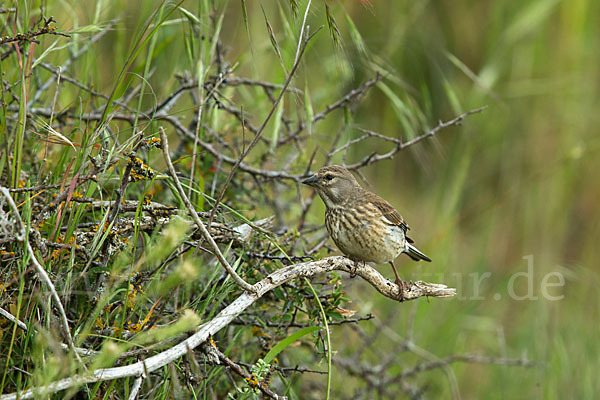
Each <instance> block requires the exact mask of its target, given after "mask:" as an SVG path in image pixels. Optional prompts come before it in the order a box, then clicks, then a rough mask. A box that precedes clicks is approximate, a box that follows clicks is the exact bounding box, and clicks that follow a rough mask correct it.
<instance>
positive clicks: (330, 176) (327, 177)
mask: <svg viewBox="0 0 600 400" xmlns="http://www.w3.org/2000/svg"><path fill="white" fill-rule="evenodd" d="M325 179H327V180H328V181H330V180H332V179H333V175H331V174H327V175H325Z"/></svg>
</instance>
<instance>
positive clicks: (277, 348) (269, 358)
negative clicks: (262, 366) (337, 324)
mask: <svg viewBox="0 0 600 400" xmlns="http://www.w3.org/2000/svg"><path fill="white" fill-rule="evenodd" d="M321 329H323V327H321V326H307V327H306V328H302V329H300V330H299V331H297V332H294V333H292V334H291V335H290V336H288V337H286V338H285V339H283V340H282V341H281V342H279V343H277V345H276V346H275V347H273V348H272V349H271V350H269V352H268V353H267V355H266V356H265V358H263V360H264V361H265V362H267V363H270V362H271V361H273V359H274V358H275V357H277V354H279V353H281V352H282V351H283V349H285V348H286V347H288V346H289V345H290V344H292V343H294V342H295V341H296V340H298V339H300V338H301V337H302V336H305V335H308V334H309V333H311V332H314V331H318V330H321Z"/></svg>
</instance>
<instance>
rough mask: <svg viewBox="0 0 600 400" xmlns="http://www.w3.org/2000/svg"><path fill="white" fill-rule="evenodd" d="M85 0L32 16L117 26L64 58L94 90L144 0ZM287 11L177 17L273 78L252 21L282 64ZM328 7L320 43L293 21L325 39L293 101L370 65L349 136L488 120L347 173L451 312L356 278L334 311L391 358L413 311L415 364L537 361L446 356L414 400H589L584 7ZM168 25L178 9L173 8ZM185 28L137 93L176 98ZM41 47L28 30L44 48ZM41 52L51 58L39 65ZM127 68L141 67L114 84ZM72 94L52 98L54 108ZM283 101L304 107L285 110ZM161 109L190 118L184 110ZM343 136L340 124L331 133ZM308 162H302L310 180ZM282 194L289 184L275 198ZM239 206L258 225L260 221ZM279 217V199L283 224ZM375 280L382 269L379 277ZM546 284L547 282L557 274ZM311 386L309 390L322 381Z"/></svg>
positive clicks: (369, 357) (313, 19) (594, 95)
mask: <svg viewBox="0 0 600 400" xmlns="http://www.w3.org/2000/svg"><path fill="white" fill-rule="evenodd" d="M86 3H87V4H86V5H84V4H83V2H78V1H60V2H51V3H49V4H48V13H47V14H48V15H53V16H54V17H55V18H56V20H57V21H58V22H57V26H58V27H59V28H60V30H63V31H69V30H74V29H77V28H78V27H83V26H90V25H94V24H98V25H100V24H105V23H107V22H108V21H110V20H112V19H115V18H118V21H117V23H116V25H115V27H114V29H113V30H112V32H111V33H109V34H108V35H107V36H106V37H105V38H103V39H102V40H101V41H99V42H98V44H97V45H95V47H94V51H93V52H91V53H88V54H86V55H85V56H84V57H82V58H81V59H80V60H78V61H77V68H78V70H79V71H80V73H81V75H79V79H83V80H84V81H87V82H88V83H90V84H91V85H93V86H94V87H95V88H96V90H98V91H101V92H103V93H106V94H109V93H110V90H111V89H112V87H113V85H114V84H115V81H116V78H117V76H118V73H119V71H120V69H121V68H122V66H123V65H124V64H125V61H126V59H127V57H128V56H129V54H130V51H131V50H130V47H131V45H132V43H133V40H134V37H135V36H136V34H137V32H139V29H140V27H141V26H142V24H143V23H144V22H145V20H146V19H147V18H148V17H149V16H150V14H151V13H152V12H153V11H154V10H155V9H156V8H157V7H158V6H159V5H160V3H159V2H150V1H148V2H128V1H121V0H119V1H116V0H115V1H97V2H95V3H94V2H86ZM290 3H291V2H287V1H279V2H275V1H262V2H251V1H247V2H246V7H247V16H248V22H247V27H246V24H245V23H244V18H243V12H242V5H241V4H242V2H240V1H229V2H222V1H215V4H214V5H211V3H210V2H204V1H200V2H196V1H185V2H184V3H183V7H185V8H186V9H188V10H189V11H190V12H192V13H194V12H197V10H198V9H206V8H205V7H206V5H207V4H208V5H209V7H214V9H215V15H220V12H221V11H222V10H225V12H224V14H223V15H224V18H223V21H222V24H223V26H222V34H221V38H222V44H223V46H224V48H225V50H226V55H225V59H226V61H227V62H229V63H231V64H232V65H233V66H235V68H236V70H235V71H236V75H239V76H247V77H251V78H255V79H261V80H266V81H272V82H283V81H284V73H283V71H282V68H281V64H280V61H279V58H278V57H277V55H276V54H275V53H274V51H273V48H272V44H271V41H270V39H269V34H268V30H267V27H266V24H265V17H266V18H267V19H268V21H269V22H270V24H271V26H272V29H273V32H274V35H275V37H276V38H277V40H278V42H279V45H280V47H281V51H282V58H283V60H284V62H285V64H286V67H287V68H288V69H289V67H290V66H291V64H292V62H293V58H294V53H295V50H296V44H297V39H298V37H297V34H298V30H299V29H298V28H299V26H300V23H301V19H302V16H303V13H304V10H305V8H306V5H307V2H306V1H298V2H297V4H298V6H299V10H300V13H299V16H298V17H293V13H292V12H291V8H290ZM327 5H328V6H329V8H330V12H331V15H332V16H333V18H335V21H336V23H337V27H338V29H339V34H340V37H339V45H336V44H335V43H334V40H333V39H332V36H335V35H334V34H332V33H331V32H330V31H329V28H328V26H327V25H328V24H327V18H326V11H325V2H324V1H321V0H319V1H313V2H312V5H311V9H310V11H309V13H308V20H307V22H308V24H309V25H310V26H311V28H312V29H313V31H314V29H315V28H316V27H318V26H321V25H323V26H324V29H323V30H322V31H321V32H320V33H319V34H318V35H317V37H315V38H314V39H313V41H312V42H311V44H310V45H309V47H308V49H307V53H306V55H305V58H304V60H303V62H302V64H301V67H300V69H299V71H298V75H297V77H296V78H295V79H294V80H293V82H292V84H293V85H294V86H295V87H298V88H300V89H302V90H308V93H309V94H310V101H311V104H312V107H313V108H314V110H315V111H319V110H321V109H322V108H323V107H324V106H325V105H327V104H330V103H332V102H333V101H335V100H337V99H338V98H340V97H341V96H342V95H344V94H345V93H347V92H348V91H349V90H351V89H352V88H355V87H357V86H359V85H360V84H361V83H363V82H364V81H366V80H367V79H369V78H372V77H373V76H375V73H376V72H380V73H382V74H383V75H384V76H385V78H384V79H383V80H382V81H381V82H380V83H379V84H377V86H376V87H375V88H373V89H371V90H370V91H369V92H368V94H367V96H366V98H365V99H363V101H362V102H361V103H360V105H359V106H358V109H357V112H356V114H355V115H354V116H353V119H352V121H350V124H351V126H360V127H362V128H365V129H369V130H373V131H376V132H380V133H383V134H386V135H389V136H394V137H402V138H403V139H410V138H411V137H414V136H416V135H419V134H421V133H423V132H426V131H427V130H428V129H430V128H433V127H434V126H435V125H437V122H438V120H444V121H445V120H449V119H452V118H454V117H455V116H457V115H459V114H461V113H462V112H465V111H467V110H470V109H474V108H478V107H481V106H484V105H486V106H487V107H488V108H487V109H486V110H485V111H484V112H482V113H480V114H476V115H472V116H470V117H468V118H467V119H466V120H465V121H464V124H463V125H462V126H460V127H453V128H449V129H446V130H443V131H441V132H440V133H439V134H438V135H437V136H436V137H434V138H433V139H430V140H426V141H425V142H422V143H421V144H419V145H417V146H414V147H411V148H410V149H408V150H406V151H403V152H401V153H399V154H398V155H397V156H396V157H395V158H394V159H393V160H387V161H383V162H380V163H377V164H374V165H371V166H369V167H367V168H364V169H363V170H362V172H363V173H364V174H365V176H366V177H367V178H368V180H369V182H370V184H371V185H372V188H373V189H374V190H375V191H377V193H379V194H380V195H381V196H383V197H384V198H386V199H388V200H389V201H390V202H391V203H392V204H393V205H394V206H395V207H396V208H397V209H398V210H399V211H400V212H401V214H402V215H403V216H404V218H405V219H406V220H407V222H408V223H409V225H411V227H412V231H411V232H412V236H413V238H414V239H415V240H416V242H417V244H418V245H419V248H420V249H421V250H423V251H424V252H425V253H426V254H428V255H429V256H430V257H431V258H432V259H433V260H434V261H433V262H432V263H431V264H427V265H423V263H421V264H414V263H412V262H411V261H410V260H409V259H408V258H406V259H403V260H402V261H401V262H400V261H399V264H400V266H401V270H402V271H403V273H404V276H405V277H407V278H409V279H412V280H417V279H424V280H429V281H432V282H443V283H445V284H447V285H449V286H455V287H457V288H458V290H459V296H457V298H454V299H448V300H436V299H432V300H431V301H429V302H428V301H426V300H424V299H423V300H421V301H418V302H416V303H414V304H398V303H395V302H392V301H390V300H389V299H386V298H384V297H382V296H380V295H379V294H378V293H376V292H374V291H373V290H372V289H371V288H370V287H368V286H367V285H366V284H363V283H360V282H358V280H347V281H346V282H347V288H348V295H347V297H349V298H351V299H352V303H351V304H350V306H351V308H352V309H354V310H356V311H358V313H359V314H361V315H363V314H365V313H367V312H372V313H373V314H374V315H375V316H376V321H378V322H373V323H371V322H366V323H364V324H363V325H362V327H363V329H364V331H365V332H367V333H369V332H373V331H375V330H377V329H380V327H381V326H385V327H386V328H385V329H386V331H385V333H384V334H383V335H379V336H378V338H377V342H376V343H375V346H374V347H378V348H379V349H381V351H383V352H389V351H390V350H393V349H394V346H393V343H394V342H395V341H397V340H398V338H397V337H396V336H395V335H399V336H401V337H403V336H404V335H405V334H406V332H407V324H408V321H409V320H411V319H410V314H411V312H415V314H414V321H413V322H412V332H413V337H412V341H413V342H414V344H415V346H418V348H420V349H426V351H427V354H429V356H430V357H431V359H436V357H445V356H448V355H451V354H460V353H477V354H483V355H488V356H492V357H498V358H504V357H509V358H520V357H522V356H525V357H526V358H527V359H530V360H534V361H538V362H540V367H539V368H522V367H518V366H503V365H482V364H471V363H455V364H453V365H452V370H451V372H448V371H444V370H435V371H432V372H425V373H423V374H424V376H425V377H426V378H425V379H426V380H427V384H428V393H429V394H430V395H431V396H432V397H433V398H449V397H450V396H451V395H452V394H453V393H454V394H456V390H458V391H459V393H460V395H461V396H462V398H467V399H468V398H486V399H496V398H498V399H500V398H506V399H514V398H527V399H529V398H544V399H564V398H589V399H591V398H596V397H597V396H598V395H599V394H600V383H599V381H598V379H597V377H598V370H600V361H599V357H598V355H599V354H600V341H598V340H597V334H598V332H599V331H600V330H599V328H600V322H599V321H600V313H599V306H600V296H599V295H598V288H597V285H598V278H599V276H598V255H599V254H598V248H599V245H598V239H599V238H600V223H599V221H600V184H599V180H598V171H600V162H599V161H598V160H599V157H598V156H599V149H600V136H599V133H600V132H599V129H598V127H599V126H600V124H599V122H600V121H599V119H600V112H598V110H599V106H600V104H599V102H598V92H599V91H600V80H599V78H600V69H599V68H598V65H599V62H600V53H599V52H598V49H599V48H600V43H599V41H600V3H599V2H597V1H591V0H571V1H559V0H525V1H522V0H521V1H517V0H512V1H509V0H506V1H472V0H471V1H469V0H452V1H450V0H446V1H398V0H390V1H378V0H373V1H350V0H347V1H331V2H327ZM35 6H37V5H36V3H35V2H32V3H30V7H32V8H34V7H35ZM261 7H262V8H261ZM174 18H181V19H185V18H186V16H185V15H184V14H183V13H176V15H174ZM330 22H331V21H330ZM185 34H186V31H185V28H182V26H181V25H180V24H179V23H173V24H167V25H166V26H164V27H163V28H161V31H160V32H159V35H160V36H159V37H160V41H159V43H160V44H159V45H158V46H157V48H156V49H155V53H154V55H153V60H152V68H154V70H153V74H152V76H151V78H150V81H149V82H150V85H151V87H152V91H153V92H154V94H155V95H156V96H157V97H158V98H161V97H163V96H164V94H166V93H169V92H170V91H171V90H172V89H173V88H174V87H177V85H178V82H177V80H176V78H175V74H176V73H182V72H183V71H186V70H188V71H189V70H192V71H193V70H194V68H195V66H193V65H190V63H189V59H188V58H187V57H186V42H185V41H184V36H185ZM90 35H91V33H87V32H85V30H83V31H82V32H80V33H75V34H74V40H75V41H79V43H80V44H83V43H85V40H86V38H89V37H90ZM54 40H55V39H54V38H51V37H44V38H43V39H42V44H43V47H44V48H46V47H47V46H48V45H49V44H50V43H52V42H53V41H54ZM61 43H64V42H61ZM51 57H52V55H50V56H49V58H50V59H51V61H52V62H53V63H54V64H55V65H60V57H58V55H57V58H55V59H52V58H51ZM138 64H139V65H138ZM136 68H137V69H136ZM142 68H143V57H140V61H139V63H138V62H137V61H136V63H134V66H133V67H132V71H133V72H135V71H141V70H142ZM137 83H139V82H137ZM146 94H147V96H145V97H144V101H145V102H148V104H151V102H152V101H153V100H154V99H153V96H154V94H153V95H149V94H148V93H146ZM235 100H236V101H237V103H238V105H239V104H243V105H244V107H245V108H246V109H247V110H248V112H249V113H250V114H252V115H253V116H256V117H257V119H256V120H257V121H258V120H260V118H258V117H260V116H261V115H264V114H265V110H264V109H260V108H258V109H257V108H256V107H255V105H253V104H252V102H251V96H250V98H245V99H243V98H240V99H235ZM73 101H76V100H75V99H74V98H73V97H69V94H68V93H66V92H62V93H61V97H60V98H59V102H62V106H63V107H66V106H67V105H68V104H69V103H71V102H73ZM286 106H287V107H289V108H290V109H293V108H294V107H296V108H298V109H303V108H304V104H303V100H298V101H297V103H296V104H293V102H292V104H287V105H286ZM174 112H175V111H174ZM177 112H181V113H185V112H188V113H189V114H190V117H189V118H191V115H192V112H191V111H190V110H178V111H177ZM344 123H348V121H347V120H345V116H344V115H343V113H341V112H339V111H336V112H335V113H334V114H332V115H331V116H329V117H328V118H327V119H326V120H324V121H322V122H320V123H319V125H317V126H315V127H314V132H313V136H312V138H311V139H309V140H308V142H307V143H306V152H307V153H308V155H310V153H311V152H312V151H313V149H314V148H315V147H318V146H319V148H321V149H322V148H323V147H324V146H325V145H324V143H328V140H330V138H331V135H333V134H334V133H335V132H336V131H337V130H338V129H340V127H341V126H342V125H343V124H344ZM360 135H361V132H360V131H358V130H356V129H352V128H351V127H350V128H347V129H345V130H344V133H343V139H344V140H349V139H352V138H355V137H358V136H360ZM390 148H391V145H389V144H386V143H383V142H380V141H376V140H372V141H368V142H365V143H363V144H361V145H360V146H356V147H354V148H353V149H352V151H351V152H350V153H349V155H348V160H347V161H348V162H355V161H357V160H359V159H360V158H362V157H363V156H364V155H366V154H369V153H371V152H373V151H379V152H383V151H386V150H389V149H390ZM323 154H324V151H323V150H321V151H320V152H319V153H318V155H317V161H316V164H315V167H318V166H320V165H319V162H320V161H322V160H323ZM308 155H307V158H308ZM334 162H341V158H340V157H338V158H334ZM298 171H299V172H301V171H302V168H301V166H299V167H298ZM309 193H310V192H309V191H308V190H306V191H303V192H302V194H303V196H308V195H309ZM294 196H295V194H294V193H293V191H292V194H291V196H290V199H291V200H290V201H295V200H294V199H295V197H294ZM296 200H297V199H296ZM318 203H319V204H316V207H314V208H313V209H312V210H311V213H310V215H309V218H310V220H311V222H314V223H321V222H322V218H323V214H322V212H323V206H322V204H321V203H320V200H319V201H318ZM254 211H255V212H256V214H257V215H258V216H268V211H269V210H268V209H265V210H262V211H261V210H254ZM293 212H294V207H293V206H292V207H291V212H290V215H289V218H290V221H292V220H293V218H294V215H293ZM262 214H265V215H262ZM290 224H292V223H290ZM529 256H530V258H527V259H526V258H524V257H529ZM528 262H530V263H531V266H532V275H531V280H530V282H531V285H532V288H531V294H532V296H534V297H536V299H535V300H533V299H524V300H517V299H515V298H511V296H510V295H509V294H510V287H511V286H510V285H509V284H510V283H511V277H513V276H514V274H515V273H518V272H527V271H528V266H529V264H528ZM397 265H398V264H397ZM381 271H382V272H383V273H384V274H385V275H387V276H390V274H391V271H390V270H389V267H388V266H382V268H381ZM555 272H557V273H560V274H561V276H563V277H564V279H565V283H564V286H560V287H551V288H549V289H548V293H547V294H549V295H550V296H564V298H562V299H560V300H551V299H549V296H544V292H543V290H542V282H543V280H544V277H545V276H547V274H549V273H555ZM486 273H489V274H486ZM547 279H549V282H554V283H556V282H558V279H559V278H557V277H556V275H555V276H553V277H552V278H547ZM476 282H480V284H478V285H476ZM513 283H514V291H515V293H516V294H517V295H525V294H527V292H528V290H530V288H529V286H528V285H529V282H528V281H527V278H526V277H524V276H520V277H518V278H516V279H514V278H513ZM513 297H514V296H513ZM411 321H412V320H411ZM332 332H333V337H332V340H333V344H334V345H333V346H334V350H335V351H336V352H337V355H336V356H340V357H343V356H345V355H349V354H353V352H355V351H356V350H357V346H360V345H361V342H360V340H359V338H358V336H357V334H355V333H352V332H350V333H348V330H341V328H339V329H338V328H334V329H333V331H332ZM423 351H425V350H423ZM363 357H364V359H365V360H366V361H372V362H374V363H376V362H377V357H378V355H377V353H376V352H366V353H365V354H364V355H363ZM403 357H413V358H414V357H416V356H415V355H414V354H413V355H410V354H408V353H399V354H398V363H399V364H403V363H406V362H408V361H407V359H406V358H404V359H403ZM310 379H311V380H315V381H319V382H321V380H322V379H323V377H322V376H315V377H311V378H310ZM333 379H334V386H333V393H334V395H335V398H346V397H348V396H350V395H351V394H352V390H353V383H352V382H353V381H352V379H353V378H352V377H350V376H348V375H346V374H345V372H344V371H343V370H342V369H338V368H336V369H335V370H334V375H333ZM321 384H322V382H321ZM453 387H454V389H453ZM315 398H318V395H315Z"/></svg>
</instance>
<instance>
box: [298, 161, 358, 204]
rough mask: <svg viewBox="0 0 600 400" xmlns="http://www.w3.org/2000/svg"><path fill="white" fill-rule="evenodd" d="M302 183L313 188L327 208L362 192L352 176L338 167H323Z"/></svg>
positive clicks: (344, 169)
mask: <svg viewBox="0 0 600 400" xmlns="http://www.w3.org/2000/svg"><path fill="white" fill-rule="evenodd" d="M302 183H304V184H306V185H309V186H312V187H314V188H315V190H316V191H317V193H319V196H321V199H323V202H324V203H325V205H326V206H327V207H335V206H337V205H340V204H341V203H343V202H344V201H345V200H348V199H352V198H355V197H356V195H357V194H359V193H361V191H362V190H363V189H362V187H361V186H360V184H359V183H358V181H357V180H356V178H355V177H354V175H352V173H351V172H350V171H348V170H347V169H346V168H344V167H340V166H339V165H330V166H327V167H323V168H321V169H319V170H318V171H317V172H316V173H315V174H313V175H311V176H309V177H308V178H307V179H305V180H303V181H302Z"/></svg>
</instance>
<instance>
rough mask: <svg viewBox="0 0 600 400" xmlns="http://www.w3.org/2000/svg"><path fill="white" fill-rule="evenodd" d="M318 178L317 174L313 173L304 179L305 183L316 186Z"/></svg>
mask: <svg viewBox="0 0 600 400" xmlns="http://www.w3.org/2000/svg"><path fill="white" fill-rule="evenodd" d="M317 181H318V179H317V176H316V175H311V176H309V177H308V178H306V179H305V180H303V181H302V183H304V184H305V185H309V186H314V185H315V184H316V183H317Z"/></svg>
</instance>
